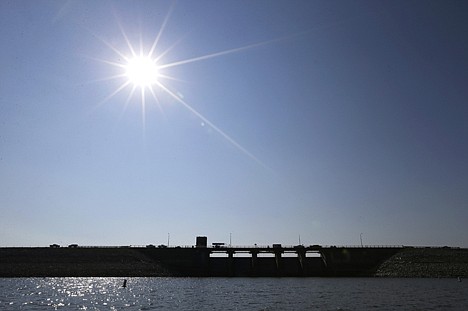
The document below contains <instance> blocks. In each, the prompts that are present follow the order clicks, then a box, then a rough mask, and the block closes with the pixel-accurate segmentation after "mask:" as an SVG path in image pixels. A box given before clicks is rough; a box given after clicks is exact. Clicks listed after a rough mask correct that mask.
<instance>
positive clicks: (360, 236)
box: [359, 232, 363, 247]
mask: <svg viewBox="0 0 468 311" xmlns="http://www.w3.org/2000/svg"><path fill="white" fill-rule="evenodd" d="M359 238H360V239H361V247H363V246H362V232H361V234H360V235H359Z"/></svg>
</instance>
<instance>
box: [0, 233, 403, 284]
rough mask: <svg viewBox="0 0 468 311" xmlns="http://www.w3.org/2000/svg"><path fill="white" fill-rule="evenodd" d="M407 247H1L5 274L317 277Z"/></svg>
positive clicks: (372, 266) (365, 270)
mask: <svg viewBox="0 0 468 311" xmlns="http://www.w3.org/2000/svg"><path fill="white" fill-rule="evenodd" d="M405 249H406V248H405V247H403V246H380V247H376V246H373V247H369V246H367V247H359V246H356V247H344V246H343V247H337V246H326V247H325V246H320V245H310V246H305V245H295V246H283V245H281V244H272V245H268V246H257V245H254V246H226V245H224V244H223V243H213V245H211V246H208V245H207V243H206V237H197V243H196V245H192V246H184V247H181V246H175V247H167V246H165V245H159V246H154V245H147V246H133V247H132V246H115V247H89V246H88V247H87V246H78V245H77V244H71V245H69V246H68V247H60V246H59V245H57V244H52V245H50V247H30V248H18V247H16V248H15V247H10V248H0V277H35V276H37V277H43V276H179V277H317V276H323V277H325V276H347V277H352V276H372V275H373V274H374V273H375V272H376V270H377V269H378V267H379V266H380V264H382V263H383V262H384V261H386V260H387V259H389V258H390V257H392V256H393V255H395V254H397V253H399V252H402V251H404V250H405Z"/></svg>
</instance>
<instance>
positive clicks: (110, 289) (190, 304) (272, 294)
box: [0, 278, 468, 310]
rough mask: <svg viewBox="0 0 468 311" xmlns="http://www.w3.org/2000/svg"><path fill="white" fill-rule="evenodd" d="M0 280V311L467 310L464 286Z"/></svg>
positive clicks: (438, 282)
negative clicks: (125, 285) (124, 285)
mask: <svg viewBox="0 0 468 311" xmlns="http://www.w3.org/2000/svg"><path fill="white" fill-rule="evenodd" d="M122 285H123V278H18V279H15V278H13V279H0V309H2V310H46V309H47V310H51V309H53V310H122V309H125V310H168V309H169V310H364V309H370V308H375V309H379V310H422V309H424V310H467V309H468V282H457V281H456V280H453V279H368V278H359V279H346V278H340V279H335V278H304V279H299V278H233V279H229V278H129V279H128V283H127V287H126V288H124V287H122Z"/></svg>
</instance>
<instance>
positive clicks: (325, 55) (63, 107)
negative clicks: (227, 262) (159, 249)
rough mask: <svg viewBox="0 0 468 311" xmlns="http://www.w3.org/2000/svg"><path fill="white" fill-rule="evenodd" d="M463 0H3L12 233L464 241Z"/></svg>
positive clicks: (467, 234)
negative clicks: (134, 67) (134, 75)
mask: <svg viewBox="0 0 468 311" xmlns="http://www.w3.org/2000/svg"><path fill="white" fill-rule="evenodd" d="M467 16H468V2H467V1H408V0H405V1H344V0H343V1H341V0H334V1H319V0H316V1H308V0H307V1H301V0H293V1H290V0H277V1H270V0H255V1H241V0H240V1H229V0H224V1H215V0H200V1H190V0H180V1H44V0H40V1H7V0H4V1H0V38H1V41H2V49H0V65H1V71H0V214H1V217H0V246H48V245H49V244H52V243H58V244H61V245H67V244H71V243H77V244H79V245H96V246H100V245H103V246H105V245H146V244H155V245H158V244H167V243H168V242H169V244H170V245H193V244H194V243H195V237H196V236H207V237H208V243H212V242H225V243H232V244H233V245H253V244H254V243H255V244H258V245H267V244H272V243H282V244H284V245H295V244H298V243H301V244H305V245H309V244H310V245H312V244H321V245H360V244H361V240H362V243H363V244H364V245H413V246H444V245H448V246H459V247H468V226H467V223H468V125H467V123H468V122H467V121H468V102H467V99H468V87H467V81H468V18H467ZM142 55H143V56H146V57H148V58H149V59H150V61H151V62H152V63H151V64H152V66H155V68H154V72H156V71H157V73H154V76H151V79H150V80H149V81H147V82H145V84H144V85H140V84H137V82H135V80H132V79H130V78H131V77H130V76H129V73H128V72H129V70H130V69H129V68H130V67H129V65H128V64H129V63H131V62H132V60H134V59H135V57H136V59H139V58H138V57H142ZM145 68H146V67H145ZM144 70H145V69H144Z"/></svg>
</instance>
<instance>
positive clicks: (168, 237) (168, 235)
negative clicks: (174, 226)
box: [167, 233, 171, 247]
mask: <svg viewBox="0 0 468 311" xmlns="http://www.w3.org/2000/svg"><path fill="white" fill-rule="evenodd" d="M170 237H171V234H170V233H168V234H167V247H169V239H170Z"/></svg>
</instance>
